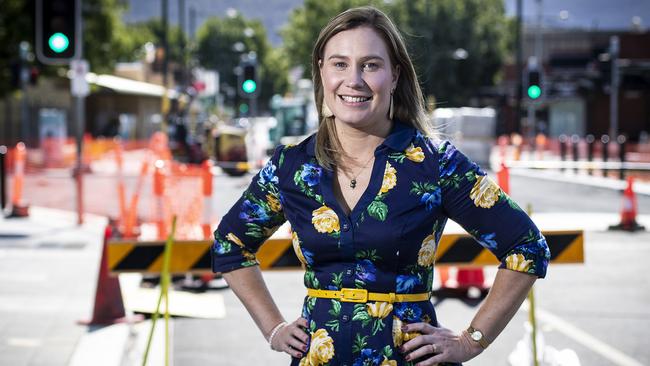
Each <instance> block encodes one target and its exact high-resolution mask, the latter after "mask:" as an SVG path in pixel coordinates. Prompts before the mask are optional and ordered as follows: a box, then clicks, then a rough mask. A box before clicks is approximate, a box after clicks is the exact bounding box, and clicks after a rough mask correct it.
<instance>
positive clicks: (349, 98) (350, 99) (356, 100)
mask: <svg viewBox="0 0 650 366" xmlns="http://www.w3.org/2000/svg"><path fill="white" fill-rule="evenodd" d="M339 98H341V99H343V101H344V102H347V103H361V102H367V101H369V100H370V99H372V97H358V96H354V97H353V96H350V95H339Z"/></svg>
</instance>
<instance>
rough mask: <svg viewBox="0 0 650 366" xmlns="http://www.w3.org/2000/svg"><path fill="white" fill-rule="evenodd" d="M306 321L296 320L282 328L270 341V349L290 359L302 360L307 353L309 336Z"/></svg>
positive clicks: (303, 319) (302, 319)
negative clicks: (290, 357)
mask: <svg viewBox="0 0 650 366" xmlns="http://www.w3.org/2000/svg"><path fill="white" fill-rule="evenodd" d="M307 328H308V324H307V319H305V318H298V319H296V320H295V321H294V322H292V323H289V324H287V325H285V326H284V327H282V328H281V329H280V330H278V332H277V333H276V334H275V336H274V337H273V339H272V340H271V349H273V350H274V351H278V352H285V353H287V354H289V355H291V356H292V357H296V358H302V357H303V356H304V354H305V353H306V352H307V343H308V342H309V334H308V333H307V332H306V331H305V329H307Z"/></svg>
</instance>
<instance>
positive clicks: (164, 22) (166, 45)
mask: <svg viewBox="0 0 650 366" xmlns="http://www.w3.org/2000/svg"><path fill="white" fill-rule="evenodd" d="M161 3H162V4H161V5H162V32H163V33H162V37H161V43H162V46H163V51H164V54H163V63H162V72H163V86H164V87H165V88H167V68H168V66H169V65H168V63H169V42H168V39H167V33H168V32H167V28H168V23H169V5H168V3H167V0H161Z"/></svg>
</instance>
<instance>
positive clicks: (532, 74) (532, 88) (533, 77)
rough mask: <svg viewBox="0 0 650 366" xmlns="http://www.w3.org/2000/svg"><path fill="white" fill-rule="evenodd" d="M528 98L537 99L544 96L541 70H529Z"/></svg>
mask: <svg viewBox="0 0 650 366" xmlns="http://www.w3.org/2000/svg"><path fill="white" fill-rule="evenodd" d="M527 94H528V98H530V99H532V100H535V99H538V98H539V97H540V96H542V83H541V75H540V72H539V70H528V89H527Z"/></svg>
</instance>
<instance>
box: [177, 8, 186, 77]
mask: <svg viewBox="0 0 650 366" xmlns="http://www.w3.org/2000/svg"><path fill="white" fill-rule="evenodd" d="M178 28H180V30H181V38H180V39H179V43H180V45H179V46H180V48H181V65H180V66H181V75H182V80H181V84H182V86H183V87H185V86H186V85H187V81H188V74H187V67H186V66H187V65H186V64H185V55H186V52H185V51H186V47H185V46H186V45H185V0H178Z"/></svg>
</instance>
